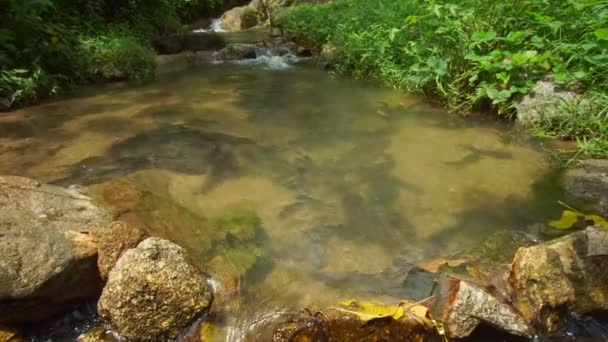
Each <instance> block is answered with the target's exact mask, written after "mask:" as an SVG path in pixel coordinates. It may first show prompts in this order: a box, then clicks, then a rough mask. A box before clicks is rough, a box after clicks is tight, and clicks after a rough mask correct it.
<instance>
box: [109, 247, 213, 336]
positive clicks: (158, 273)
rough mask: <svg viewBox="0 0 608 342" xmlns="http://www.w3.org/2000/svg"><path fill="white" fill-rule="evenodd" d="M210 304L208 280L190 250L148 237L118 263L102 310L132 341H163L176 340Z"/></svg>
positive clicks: (112, 272)
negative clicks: (197, 265) (191, 257)
mask: <svg viewBox="0 0 608 342" xmlns="http://www.w3.org/2000/svg"><path fill="white" fill-rule="evenodd" d="M211 301H212V294H211V291H210V288H209V287H208V286H207V284H206V280H205V276H204V275H203V273H202V272H201V271H200V270H199V269H198V268H196V267H195V266H193V265H192V264H191V263H190V260H189V258H188V256H187V255H186V251H185V250H184V249H183V248H181V247H179V246H177V245H176V244H174V243H172V242H169V241H167V240H163V239H159V238H148V239H146V240H144V241H142V242H141V243H140V244H139V245H138V246H137V248H134V249H129V250H127V251H126V252H125V253H124V254H123V255H122V256H121V257H120V259H118V262H117V263H116V265H115V266H114V268H113V269H112V270H111V271H110V274H109V277H108V282H107V284H106V286H105V288H104V289H103V292H102V294H101V297H100V299H99V302H98V312H99V314H100V316H101V317H102V318H103V319H104V320H106V321H107V322H109V323H110V324H111V326H112V327H113V328H114V329H115V330H116V332H117V333H118V334H120V335H121V336H123V337H125V338H127V339H132V340H137V341H158V340H166V339H172V338H175V337H176V336H177V335H178V334H179V333H180V332H181V330H182V329H183V328H184V327H186V326H187V325H188V324H190V323H191V322H192V321H193V320H194V319H196V318H197V317H198V316H200V315H201V314H202V313H204V311H205V310H207V309H208V308H209V306H210V305H211Z"/></svg>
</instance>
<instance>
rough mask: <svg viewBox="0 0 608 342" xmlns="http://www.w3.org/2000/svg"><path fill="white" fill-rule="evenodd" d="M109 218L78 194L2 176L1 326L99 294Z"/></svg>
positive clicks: (35, 317)
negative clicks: (100, 255) (101, 248)
mask: <svg viewBox="0 0 608 342" xmlns="http://www.w3.org/2000/svg"><path fill="white" fill-rule="evenodd" d="M109 222H110V216H109V215H108V214H107V213H106V212H105V211H103V210H101V209H100V208H98V207H97V206H96V205H95V204H93V202H92V201H91V199H90V198H88V197H87V196H84V195H82V194H80V193H78V192H77V191H75V190H69V189H64V188H61V187H57V186H52V185H45V184H41V183H39V182H37V181H34V180H30V179H27V178H22V177H7V176H4V177H0V255H1V256H2V257H1V258H0V322H2V323H28V322H34V321H38V320H41V319H45V318H48V317H50V316H52V315H54V314H57V313H59V312H62V311H65V310H67V309H69V308H71V307H72V306H73V305H75V304H77V303H79V302H81V301H82V300H83V299H85V298H90V297H93V296H95V295H96V294H98V293H99V290H100V286H101V281H100V279H99V275H98V272H97V238H96V236H97V235H98V234H99V233H100V232H101V231H102V230H103V228H104V227H105V226H106V225H107V224H108V223H109Z"/></svg>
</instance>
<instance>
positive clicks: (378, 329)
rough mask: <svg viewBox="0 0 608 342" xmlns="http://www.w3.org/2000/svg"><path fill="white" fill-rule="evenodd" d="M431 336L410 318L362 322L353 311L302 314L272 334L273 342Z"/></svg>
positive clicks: (418, 322) (415, 339) (421, 339)
mask: <svg viewBox="0 0 608 342" xmlns="http://www.w3.org/2000/svg"><path fill="white" fill-rule="evenodd" d="M433 336H434V332H433V331H432V330H430V329H429V327H428V326H427V325H425V323H424V322H422V321H421V320H420V319H419V318H418V317H416V316H415V315H413V314H409V313H407V312H406V313H405V314H404V315H403V316H402V317H399V318H398V319H395V318H393V317H391V316H390V315H388V316H381V317H377V318H373V319H364V318H362V316H360V315H358V314H357V313H356V312H355V311H348V310H341V309H338V308H329V309H326V310H323V311H320V312H316V313H312V312H311V311H309V310H304V311H302V312H300V313H299V314H298V315H296V316H295V317H293V318H292V319H291V320H289V321H288V322H284V323H281V324H279V326H278V327H277V328H276V329H275V331H274V336H273V339H272V340H273V341H274V342H283V341H285V342H287V341H319V342H324V341H327V342H329V341H370V342H371V341H431V340H432V337H433Z"/></svg>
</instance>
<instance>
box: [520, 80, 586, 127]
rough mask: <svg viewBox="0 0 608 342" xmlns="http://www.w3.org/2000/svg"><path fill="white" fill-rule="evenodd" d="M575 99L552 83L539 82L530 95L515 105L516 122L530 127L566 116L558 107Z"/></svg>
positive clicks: (574, 96) (571, 94)
mask: <svg viewBox="0 0 608 342" xmlns="http://www.w3.org/2000/svg"><path fill="white" fill-rule="evenodd" d="M575 99H576V95H575V94H574V93H573V92H570V91H565V90H561V89H560V87H559V86H558V85H557V84H555V83H553V82H549V81H539V82H538V83H536V85H535V86H534V88H533V89H532V90H531V91H530V93H529V94H528V95H526V96H525V97H524V98H523V100H521V101H520V102H519V103H517V104H516V105H515V108H516V109H517V121H518V122H519V123H520V124H522V125H524V126H527V127H531V126H534V125H536V124H538V123H540V122H542V121H543V120H546V119H551V118H555V117H559V116H564V115H568V113H566V112H565V111H564V110H562V109H561V108H560V105H561V104H562V103H563V102H564V101H566V102H569V101H573V100H575Z"/></svg>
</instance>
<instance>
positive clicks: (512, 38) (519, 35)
mask: <svg viewBox="0 0 608 342" xmlns="http://www.w3.org/2000/svg"><path fill="white" fill-rule="evenodd" d="M528 34H529V33H528V32H526V31H514V32H510V33H509V34H508V35H507V41H508V42H511V43H516V42H521V41H522V40H523V39H524V38H526V37H527V36H528Z"/></svg>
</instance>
